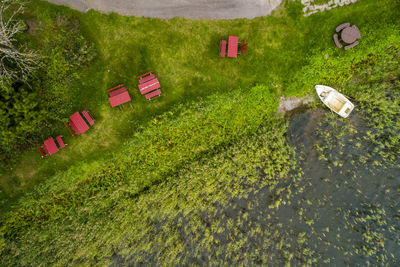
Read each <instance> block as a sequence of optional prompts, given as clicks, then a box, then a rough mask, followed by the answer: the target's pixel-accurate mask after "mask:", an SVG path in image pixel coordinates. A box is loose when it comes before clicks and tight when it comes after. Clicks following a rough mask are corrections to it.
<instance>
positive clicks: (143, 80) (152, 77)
mask: <svg viewBox="0 0 400 267" xmlns="http://www.w3.org/2000/svg"><path fill="white" fill-rule="evenodd" d="M155 77H156V76H154V74H150V75H149V76H146V77H143V78H140V80H139V83H145V82H148V81H151V80H153V79H154V78H155Z"/></svg>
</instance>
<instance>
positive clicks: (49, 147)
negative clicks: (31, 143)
mask: <svg viewBox="0 0 400 267" xmlns="http://www.w3.org/2000/svg"><path fill="white" fill-rule="evenodd" d="M56 140H57V142H58V145H59V146H60V149H61V148H64V147H65V146H66V145H67V144H65V143H64V140H63V139H62V135H59V136H57V137H56ZM38 149H39V152H40V154H41V155H42V158H44V157H47V156H50V155H52V154H54V153H56V152H58V150H59V148H58V147H57V145H56V142H55V141H54V139H53V137H50V138H49V139H47V140H45V141H44V142H43V145H41V146H38Z"/></svg>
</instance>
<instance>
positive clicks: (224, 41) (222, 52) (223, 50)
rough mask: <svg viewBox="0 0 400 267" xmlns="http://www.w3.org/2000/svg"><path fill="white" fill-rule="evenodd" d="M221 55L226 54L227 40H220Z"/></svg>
mask: <svg viewBox="0 0 400 267" xmlns="http://www.w3.org/2000/svg"><path fill="white" fill-rule="evenodd" d="M219 56H220V57H225V56H226V40H221V42H220V47H219Z"/></svg>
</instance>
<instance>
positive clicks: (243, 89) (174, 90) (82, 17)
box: [0, 0, 400, 264]
mask: <svg viewBox="0 0 400 267" xmlns="http://www.w3.org/2000/svg"><path fill="white" fill-rule="evenodd" d="M301 7H302V6H301V4H300V3H299V1H297V2H295V3H292V2H291V1H290V2H287V3H286V4H285V5H284V6H282V7H281V8H280V9H279V10H277V11H275V12H274V13H273V14H272V15H271V16H269V17H262V18H256V19H253V20H246V19H238V20H225V21H217V20H198V21H194V20H188V19H182V18H175V19H171V20H159V19H148V18H133V17H123V16H118V15H115V14H110V15H104V14H100V13H98V12H95V11H90V12H88V13H86V14H81V13H79V12H75V11H72V10H69V9H67V8H64V7H57V6H53V5H50V4H48V3H44V2H40V1H37V0H35V1H32V3H31V4H30V8H29V12H28V14H27V16H32V17H34V18H35V19H36V20H37V21H40V23H39V24H40V25H41V30H38V33H37V35H34V36H31V37H27V38H28V39H30V42H31V45H32V46H37V47H39V46H40V44H41V40H43V39H45V40H46V39H49V40H51V38H52V34H53V31H54V27H56V26H57V23H58V22H57V21H60V20H62V18H68V19H72V20H77V21H79V25H80V31H81V33H82V34H83V35H84V36H85V38H87V39H88V40H90V41H91V42H92V43H93V44H94V45H95V50H96V54H97V57H96V59H95V60H94V62H92V63H91V64H90V65H89V66H86V67H84V68H83V69H82V70H81V71H80V73H79V75H78V76H77V77H72V78H71V80H70V83H69V84H68V89H69V90H68V92H67V93H66V96H65V101H70V103H71V107H70V111H71V114H72V113H73V112H75V111H77V110H80V111H81V110H83V109H84V108H87V109H90V110H91V111H92V114H93V115H94V117H95V118H96V124H95V126H94V128H93V129H91V130H90V131H89V132H88V133H86V134H84V135H82V136H79V137H76V138H72V137H70V136H68V132H67V130H66V129H64V128H63V125H62V123H61V122H60V123H59V125H54V132H52V133H51V134H53V135H55V134H60V133H63V134H64V136H66V142H67V143H68V144H69V146H68V147H67V148H66V149H65V150H64V151H60V152H59V153H57V154H55V155H53V156H51V157H50V158H47V159H45V160H41V159H40V156H39V153H38V152H37V151H36V150H35V149H32V150H31V151H28V152H26V153H24V154H23V155H21V158H20V160H19V162H18V164H16V165H15V166H12V169H11V168H10V169H9V170H5V171H4V172H3V173H2V175H1V177H0V185H1V189H2V191H3V192H4V193H3V199H4V200H3V205H2V207H3V208H4V210H6V209H8V207H9V205H10V204H15V203H19V204H15V205H16V206H15V207H14V208H13V209H11V211H10V213H3V214H4V215H3V216H4V217H3V224H2V225H4V229H2V231H3V235H4V236H5V239H4V240H6V241H2V240H1V239H0V251H1V248H2V247H3V246H2V242H4V244H5V245H4V246H5V250H3V252H4V253H9V255H16V254H19V253H20V251H19V249H21V251H22V252H21V254H20V256H18V257H16V259H15V261H14V263H16V262H19V263H20V264H21V263H22V264H23V263H25V264H29V263H31V264H33V263H39V262H41V261H42V260H44V259H46V257H48V256H49V255H50V254H52V252H54V251H57V252H56V253H58V254H57V255H56V256H54V257H53V258H51V259H48V261H49V263H56V262H59V263H60V264H63V263H67V262H69V261H70V260H77V262H76V263H79V262H80V261H81V260H82V261H84V262H90V263H93V262H96V260H97V259H98V258H97V257H99V255H101V254H102V253H111V252H110V251H111V250H112V248H115V247H114V246H117V245H118V244H119V242H123V241H122V240H123V236H122V234H121V233H126V232H129V231H128V230H127V228H128V227H129V224H130V223H132V224H136V223H137V224H139V221H140V220H139V219H140V216H139V215H140V214H141V213H143V212H145V211H144V210H142V211H141V210H140V209H141V208H143V207H145V205H144V206H140V205H138V206H135V207H136V208H137V211H138V214H136V215H135V218H132V217H129V215H128V214H127V213H126V212H123V210H124V207H127V206H129V205H131V204H132V203H133V202H135V203H136V201H139V200H137V198H138V197H139V198H142V195H145V196H144V197H143V198H150V199H151V198H152V194H149V192H150V193H151V192H155V194H156V192H157V188H158V187H160V188H161V189H160V190H161V191H162V192H167V193H165V194H167V195H168V194H169V193H168V192H170V191H168V188H170V187H171V188H173V187H174V186H177V185H176V184H175V182H176V181H177V179H178V180H179V179H180V178H182V179H183V180H184V179H186V180H185V183H190V180H187V176H185V175H184V174H182V173H184V172H185V168H186V167H185V166H187V165H188V164H191V162H195V163H193V164H197V163H196V162H200V163H201V162H202V159H203V158H204V160H206V161H207V160H210V158H212V157H213V155H214V154H216V155H218V154H219V153H225V152H224V151H225V149H226V148H227V147H230V146H231V145H232V144H236V145H232V146H233V148H232V149H234V148H235V147H237V148H238V149H239V148H240V141H238V140H241V139H242V138H251V136H253V135H254V134H255V133H256V132H257V130H258V129H259V128H260V127H268V125H277V126H274V127H275V128H274V127H272V126H271V127H272V129H276V134H277V137H276V139H277V140H279V146H278V147H275V148H274V147H272V148H270V147H267V148H265V150H266V151H269V152H268V153H271V151H273V150H274V149H284V151H286V152H284V153H283V155H282V156H281V158H280V159H279V160H277V162H276V164H277V165H279V166H281V167H279V170H280V171H278V173H281V174H282V176H284V175H285V174H287V172H288V170H287V169H285V168H284V167H282V165H283V164H282V163H281V160H284V159H287V157H288V156H289V155H290V151H289V149H288V150H285V149H286V146H285V145H284V139H283V135H284V132H285V131H284V130H285V126H284V124H282V122H277V121H276V120H275V119H274V113H275V110H276V107H277V99H278V97H279V96H281V95H304V94H307V93H311V92H313V90H314V88H313V85H314V84H315V83H326V84H329V85H331V86H334V87H337V88H338V89H342V90H344V92H345V93H347V92H346V88H345V87H344V86H345V85H346V84H347V83H348V82H349V81H350V80H351V79H352V78H353V75H354V74H356V73H357V71H358V69H359V68H361V67H362V66H365V65H368V64H370V63H371V62H373V61H374V60H375V59H377V58H379V57H383V56H385V51H386V50H385V49H386V47H388V46H389V45H390V44H393V43H395V42H397V41H398V36H399V31H398V26H399V25H400V23H399V4H398V3H396V1H389V0H387V1H379V2H378V1H372V0H365V1H361V2H358V3H356V4H354V5H350V6H345V7H341V8H337V9H334V10H331V11H329V12H324V13H320V14H316V15H313V16H311V17H307V18H304V17H303V16H302V13H301ZM344 21H351V22H352V23H354V24H357V25H358V27H359V28H360V30H361V32H362V35H363V37H362V41H361V42H360V45H359V46H357V48H356V49H354V50H351V51H347V52H345V51H343V50H338V49H336V47H335V45H334V43H333V41H332V34H333V32H334V29H335V27H336V26H337V25H339V24H341V23H342V22H344ZM228 35H237V36H239V37H240V39H246V41H247V42H248V43H249V50H248V53H247V54H246V55H245V56H244V57H240V58H237V59H228V58H225V59H221V58H219V57H218V49H219V41H220V40H221V39H226V38H227V37H228ZM396 49H398V46H396ZM327 55H328V56H327ZM149 70H153V71H154V72H155V74H156V75H157V76H158V78H159V80H160V83H161V89H162V91H163V95H162V96H161V98H158V99H155V100H154V101H151V102H147V101H146V100H145V98H144V97H143V96H141V95H140V94H139V91H138V89H137V84H138V82H137V79H136V76H138V75H140V74H142V73H145V72H147V71H149ZM120 83H124V84H125V85H127V87H128V88H129V91H130V94H131V96H132V98H133V101H132V106H133V107H132V108H130V106H129V105H125V106H124V110H123V111H120V110H119V109H112V108H111V107H110V106H109V103H108V100H107V94H106V90H107V89H108V88H111V87H114V86H115V85H118V84H120ZM257 84H259V86H256V85H257ZM268 135H270V136H272V137H273V136H274V134H272V133H270V132H268V133H267V134H265V136H268ZM46 137H47V136H43V138H46ZM272 137H271V138H272ZM272 139H273V138H272ZM267 140H268V142H274V140H270V139H268V138H267ZM237 142H239V145H238V144H237ZM243 142H244V141H243ZM251 146H252V147H256V146H257V145H256V144H252V145H251ZM226 153H228V152H226ZM254 153H256V152H254ZM246 156H247V157H251V155H246V151H245V150H244V151H242V150H241V152H240V157H239V158H240V159H243V158H245V157H246ZM228 158H229V156H228ZM210 161H212V160H210ZM200 163H199V164H200ZM210 164H211V163H210ZM221 164H223V162H221ZM200 166H201V167H197V168H203V167H204V166H203V165H202V164H200ZM275 167H276V166H272V167H271V170H275V169H274V168H275ZM190 168H192V167H190ZM193 168H196V167H193ZM227 168H230V167H227ZM211 169H213V168H211ZM214 169H215V168H214ZM271 173H273V172H272V171H271ZM218 175H221V172H216V173H213V174H212V175H210V178H209V179H210V181H209V182H210V183H211V184H212V183H215V179H216V177H218ZM238 175H239V177H240V175H241V173H240V170H238ZM196 179H197V180H198V183H200V184H201V183H202V182H201V175H199V176H198V177H196ZM213 179H214V180H213ZM221 179H222V180H223V179H224V178H221ZM40 182H41V183H40ZM37 184H39V186H38V187H36V189H35V190H33V189H32V188H33V186H34V185H37ZM162 186H166V188H163V187H162ZM206 187H208V186H206ZM190 188H191V187H190V186H187V190H190ZM199 188H201V186H199V185H197V187H196V190H200V189H199ZM210 188H211V187H210ZM163 190H164V191H163ZM210 190H211V191H212V192H214V193H215V194H217V193H216V189H215V188H214V189H210ZM24 192H33V193H31V194H25V195H24V197H23V198H21V200H20V201H19V202H17V201H16V200H14V199H13V197H15V198H18V197H19V196H20V195H21V194H22V193H24ZM214 193H213V194H214ZM160 194H161V193H160ZM162 194H164V193H162ZM187 197H188V198H193V199H196V197H194V196H191V195H190V194H189V195H188V196H187ZM154 199H156V200H158V199H166V197H165V195H163V196H161V197H160V198H158V197H156V196H155V195H154ZM154 199H153V200H154ZM143 201H145V202H146V201H147V200H143ZM174 201H175V200H174ZM119 203H121V204H119ZM146 203H147V202H146ZM189 203H190V201H189ZM135 205H136V204H135ZM187 205H190V204H188V203H187ZM167 206H168V205H167ZM173 206H174V205H171V206H168V207H167V208H165V209H173V208H174V207H173ZM160 209H161V210H163V209H164V208H163V207H160ZM110 210H114V212H113V213H112V214H111V213H110V214H109V215H107V216H105V214H107V213H108V212H109V211H110ZM131 212H133V210H131ZM161 212H162V211H161ZM119 216H121V217H120V219H121V222H120V223H121V228H123V227H125V228H124V229H125V230H124V231H125V232H124V231H121V232H120V233H119V234H118V237H115V239H113V238H112V235H114V234H115V233H117V232H118V229H117V228H118V227H117V226H118V225H116V224H115V223H114V222H113V220H114V219H115V218H119ZM100 218H104V220H100ZM124 219H126V220H125V221H124ZM97 220H98V221H99V225H101V226H104V228H101V227H100V226H99V225H97V224H96V223H95V222H96V221H97ZM86 223H87V224H88V226H87V227H86V226H84V225H85V224H86ZM79 227H82V229H83V230H82V231H83V233H86V234H87V236H85V235H84V234H77V233H76V232H74V231H76V230H74V229H78V228H79ZM56 228H57V229H59V231H60V232H58V233H57V231H58V230H56ZM28 229H29V230H28ZM104 229H108V230H109V232H108V233H107V234H105V233H106V232H105V230H104ZM138 229H141V228H138ZM27 231H32V233H31V234H32V236H34V238H33V237H32V241H29V242H31V244H30V245H31V246H34V247H35V248H34V249H32V253H33V254H30V252H28V250H27V248H26V247H24V248H18V249H16V250H15V249H14V248H12V246H11V245H10V244H11V243H12V242H13V240H14V238H16V237H22V236H23V238H21V240H22V239H24V240H28V236H29V234H28V232H27ZM61 232H62V233H61ZM102 234H104V236H102V237H101V238H100V237H99V236H100V235H102ZM57 235H59V236H60V239H58V242H59V244H60V245H57V244H55V245H54V244H53V245H51V246H50V245H49V246H48V247H46V242H48V241H49V240H52V239H53V238H55V237H56V236H57ZM71 236H73V239H71ZM62 238H64V241H65V242H64V241H63V240H62ZM38 240H40V241H38ZM66 240H69V241H68V242H67V241H66ZM71 240H72V241H71ZM35 242H37V243H35ZM63 242H64V243H63ZM6 243H7V244H6ZM172 244H173V242H172ZM25 246H29V245H25ZM84 246H86V248H87V249H83V247H84ZM100 246H101V249H97V248H98V247H100ZM79 250H81V251H82V252H80V253H79V252H78V251H79ZM39 251H42V253H39ZM34 253H36V255H35V256H33V255H34ZM103 255H105V257H107V256H110V255H108V254H107V255H106V254H103ZM11 261H12V260H11V258H10V257H7V262H8V263H10V262H11ZM0 262H1V261H0Z"/></svg>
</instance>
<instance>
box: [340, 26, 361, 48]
mask: <svg viewBox="0 0 400 267" xmlns="http://www.w3.org/2000/svg"><path fill="white" fill-rule="evenodd" d="M341 37H342V40H343V42H345V43H348V44H351V43H354V42H355V41H356V40H357V39H359V38H361V33H360V30H359V29H358V28H357V26H356V25H353V26H351V27H347V28H344V29H343V30H342V33H341Z"/></svg>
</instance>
